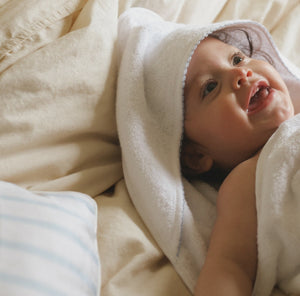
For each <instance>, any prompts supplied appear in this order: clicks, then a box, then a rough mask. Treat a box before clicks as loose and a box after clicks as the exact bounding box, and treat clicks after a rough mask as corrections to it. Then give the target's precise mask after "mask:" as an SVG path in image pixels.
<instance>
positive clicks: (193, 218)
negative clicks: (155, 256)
mask: <svg viewBox="0 0 300 296" xmlns="http://www.w3.org/2000/svg"><path fill="white" fill-rule="evenodd" d="M222 28H231V29H238V30H237V31H235V33H234V35H235V36H234V38H233V40H235V43H234V44H233V45H235V46H236V47H238V48H241V47H245V46H246V45H247V43H248V41H247V40H246V38H244V37H242V36H244V33H242V32H241V30H240V29H242V30H245V31H247V32H248V33H249V35H250V36H251V39H252V41H253V43H254V47H255V49H256V50H257V52H267V53H268V54H269V55H270V56H271V57H273V59H274V65H275V67H276V68H277V70H278V71H279V72H280V73H281V75H282V77H283V79H284V80H285V82H286V83H287V85H288V88H289V90H290V92H291V95H292V97H294V96H295V94H296V93H297V91H298V92H299V91H300V87H299V81H298V80H297V79H296V78H295V76H294V75H293V74H292V73H291V70H290V69H289V68H288V67H287V66H286V62H283V60H282V58H281V56H280V54H279V52H278V51H277V49H276V47H275V45H274V43H273V42H272V40H271V36H270V35H269V33H268V32H267V30H266V29H265V28H264V27H263V26H261V25H260V24H258V23H255V22H252V21H227V22H222V23H215V24H211V25H209V26H206V27H199V26H190V25H183V24H175V23H171V22H166V21H164V20H163V19H162V18H161V17H159V16H158V15H156V14H155V13H153V12H151V11H148V10H145V9H141V8H133V9H129V10H128V11H126V12H125V13H124V14H123V15H122V16H121V17H120V20H119V32H118V34H119V35H118V36H119V42H118V55H119V62H120V65H119V66H120V68H119V77H118V89H117V126H118V132H119V137H120V143H121V148H122V156H123V160H122V161H123V169H124V175H125V181H126V184H127V187H128V190H129V193H130V196H131V198H132V200H133V203H134V205H135V206H136V208H137V210H138V212H139V214H140V215H141V217H142V219H143V220H144V222H145V224H146V225H147V227H148V228H149V230H150V231H151V233H152V234H153V236H154V238H155V239H156V241H157V242H158V244H159V246H160V247H161V248H162V250H163V251H164V253H165V254H166V255H167V256H168V258H169V259H170V260H171V262H172V263H173V265H174V266H175V268H176V270H177V272H178V273H179V274H180V275H181V277H182V279H183V280H184V282H185V283H186V284H187V286H188V287H189V288H190V289H191V290H193V289H194V285H195V283H196V280H197V277H198V274H199V271H200V269H201V266H202V264H203V262H204V258H205V254H206V250H207V246H208V243H209V236H210V233H211V230H212V227H213V224H214V220H215V216H216V210H215V203H214V200H215V194H210V193H211V192H212V191H211V188H209V187H208V186H200V187H198V186H194V185H193V184H190V183H189V182H187V181H186V180H185V179H184V178H183V177H182V175H181V170H180V145H181V138H182V132H183V111H184V110H183V85H184V81H185V75H186V71H187V66H188V63H189V61H190V59H191V56H192V53H193V51H194V50H195V48H196V46H197V45H198V44H199V42H201V40H203V39H204V38H205V37H206V36H207V35H209V34H210V33H212V32H214V31H216V30H219V29H222ZM240 34H242V35H240ZM245 42H247V43H245ZM203 188H204V189H203ZM207 192H208V193H209V194H207Z"/></svg>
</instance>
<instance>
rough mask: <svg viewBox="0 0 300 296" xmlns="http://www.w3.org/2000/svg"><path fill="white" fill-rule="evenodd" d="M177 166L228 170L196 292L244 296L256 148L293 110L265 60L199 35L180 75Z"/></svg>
mask: <svg viewBox="0 0 300 296" xmlns="http://www.w3.org/2000/svg"><path fill="white" fill-rule="evenodd" d="M184 98H185V120H184V132H185V141H184V143H183V150H182V156H181V159H182V163H183V165H184V167H185V170H186V171H188V172H193V175H194V176H195V175H197V174H198V175H201V174H203V173H206V172H209V171H210V170H211V169H212V168H213V167H215V168H218V170H221V171H222V172H225V173H228V172H230V173H229V174H228V176H227V177H226V178H225V181H224V182H223V183H222V185H221V187H220V190H219V194H218V199H217V211H218V214H217V219H216V223H215V226H214V229H213V234H212V236H211V241H210V245H209V248H208V253H207V257H206V261H205V264H204V267H203V269H202V271H201V273H200V276H199V280H198V283H197V287H196V291H195V295H211V296H213V295H232V296H233V295H251V293H252V289H253V284H254V280H255V276H256V262H257V248H256V229H257V223H256V208H255V190H254V188H255V170H256V162H257V159H258V154H259V151H260V149H261V148H262V147H263V146H264V145H265V143H266V142H267V141H268V139H269V138H270V136H271V135H272V134H273V133H274V132H275V131H276V129H277V128H278V127H279V125H280V124H281V123H282V122H283V121H285V120H287V119H289V118H290V117H292V116H293V115H294V107H293V103H292V101H291V98H290V95H289V92H288V89H287V87H286V84H285V83H284V81H283V80H282V78H281V76H280V75H279V73H278V72H277V71H276V70H275V69H274V68H273V66H272V65H270V63H268V62H266V61H263V60H256V59H252V58H251V57H249V56H246V55H245V54H244V53H243V52H242V51H241V50H239V49H237V48H235V47H233V46H231V45H228V44H226V43H224V42H222V41H220V40H218V39H217V38H215V37H207V38H206V39H204V40H202V42H201V43H200V45H199V46H198V47H197V49H196V50H195V52H194V54H193V56H192V59H191V61H190V64H189V66H188V71H187V75H186V82H185V87H184Z"/></svg>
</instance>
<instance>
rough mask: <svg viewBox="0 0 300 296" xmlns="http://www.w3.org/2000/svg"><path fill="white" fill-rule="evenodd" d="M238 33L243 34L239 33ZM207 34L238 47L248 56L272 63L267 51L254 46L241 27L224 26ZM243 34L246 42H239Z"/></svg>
mask: <svg viewBox="0 0 300 296" xmlns="http://www.w3.org/2000/svg"><path fill="white" fill-rule="evenodd" d="M240 33H243V34H242V35H241V34H240ZM209 36H210V37H213V38H216V39H218V40H220V41H222V42H224V43H226V44H229V45H233V46H235V47H237V48H239V49H240V50H241V51H242V52H243V53H244V54H245V55H246V56H248V57H253V58H256V59H259V60H265V61H267V62H268V63H269V64H271V65H274V61H273V59H272V57H271V56H270V55H269V54H268V53H266V52H264V51H261V50H259V49H257V48H255V44H254V43H253V41H252V38H251V36H250V35H249V33H248V32H247V31H245V30H243V29H236V28H225V29H221V30H218V31H215V32H213V33H212V34H210V35H209ZM243 36H244V38H245V39H246V41H247V42H241V38H242V37H243Z"/></svg>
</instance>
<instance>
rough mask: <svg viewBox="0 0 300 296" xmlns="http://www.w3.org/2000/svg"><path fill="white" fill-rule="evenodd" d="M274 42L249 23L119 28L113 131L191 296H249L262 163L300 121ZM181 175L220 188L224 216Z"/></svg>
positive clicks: (137, 17)
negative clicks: (276, 138) (283, 130)
mask: <svg viewBox="0 0 300 296" xmlns="http://www.w3.org/2000/svg"><path fill="white" fill-rule="evenodd" d="M252 37H254V39H255V40H254V41H255V43H254V42H253V43H252V42H251V38H252ZM268 38H269V37H268V36H267V33H266V31H265V30H264V29H263V28H262V27H260V26H259V25H258V24H257V23H253V22H247V21H239V22H227V23H221V24H211V25H209V26H207V27H197V26H186V25H182V24H174V23H170V22H165V21H164V20H162V19H161V18H160V17H159V16H158V15H156V14H154V13H153V12H151V11H147V10H145V9H138V8H136V9H132V10H129V11H128V12H126V13H125V15H123V16H122V17H121V20H120V23H119V59H120V69H119V80H118V91H117V124H118V131H119V136H120V143H121V148H122V155H123V169H124V175H125V180H126V184H127V187H128V190H129V193H130V195H131V198H132V200H133V202H134V204H135V206H136V208H137V210H138V212H139V213H140V215H141V217H142V218H143V219H144V221H145V223H146V225H147V226H148V227H149V229H150V231H151V232H152V234H153V236H154V238H155V239H156V241H157V242H158V244H159V245H160V247H161V248H162V249H163V251H164V253H165V254H166V255H167V256H168V258H169V259H170V260H171V262H172V263H173V264H174V266H175V268H176V270H177V271H178V273H179V274H180V275H181V276H182V278H183V280H184V281H185V283H186V284H187V285H188V286H189V287H190V289H191V290H193V289H194V287H195V286H196V289H195V295H206V296H207V295H209V296H213V295H226V296H227V295H231V296H234V295H239V296H240V295H251V293H252V290H253V286H254V281H255V278H256V272H257V217H256V214H257V213H256V197H255V174H256V164H257V160H258V156H259V153H260V150H261V149H262V147H263V146H264V145H265V144H266V142H267V141H268V139H269V138H270V137H271V135H272V134H273V133H274V132H275V131H276V130H277V128H278V127H279V126H280V124H281V123H282V122H284V121H286V120H287V119H289V118H290V117H292V116H293V115H294V113H298V112H299V110H294V105H293V102H292V99H291V96H290V93H289V88H288V86H287V85H286V83H285V80H284V79H283V78H282V75H281V73H279V72H278V70H276V69H280V71H281V72H282V73H284V75H287V76H288V75H290V76H289V78H288V79H287V81H289V83H291V81H292V78H291V77H292V75H291V74H290V72H288V71H286V72H285V70H284V69H286V68H284V66H283V65H282V61H281V60H280V59H279V57H278V53H277V52H276V50H274V49H273V51H272V50H271V49H270V50H269V48H271V47H272V43H271V42H269V40H268ZM268 42H269V43H268ZM265 49H267V51H266V50H265ZM270 56H272V59H271V58H270ZM273 56H274V59H273ZM272 64H273V65H274V66H273V65H272ZM298 106H299V105H298ZM295 109H296V108H295ZM182 174H183V175H184V176H185V177H186V178H188V179H193V178H201V179H203V178H204V179H205V180H206V178H207V177H209V178H210V181H215V180H216V179H217V181H220V183H219V184H218V185H219V186H218V189H219V190H218V197H217V202H216V211H215V207H214V205H212V204H213V202H208V201H207V199H203V196H201V194H200V195H197V194H196V193H195V191H193V190H192V189H191V185H189V184H187V185H186V183H185V180H183V176H182ZM185 185H186V186H185ZM215 213H216V219H215V221H214V214H215ZM212 219H213V221H212ZM211 229H212V232H210V230H211ZM210 234H211V235H210ZM207 245H208V248H206V247H207ZM206 251H207V253H206ZM204 255H206V256H205V262H204V264H203V261H204V259H203V260H202V258H203V257H204ZM200 269H201V271H200V275H199V270H200ZM195 274H196V275H195ZM194 275H195V276H194ZM198 276H199V277H198ZM197 278H198V280H197ZM195 283H196V284H195Z"/></svg>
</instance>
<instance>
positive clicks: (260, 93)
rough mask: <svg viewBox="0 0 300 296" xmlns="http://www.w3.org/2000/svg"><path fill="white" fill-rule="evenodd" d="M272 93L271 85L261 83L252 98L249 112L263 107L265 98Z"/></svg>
mask: <svg viewBox="0 0 300 296" xmlns="http://www.w3.org/2000/svg"><path fill="white" fill-rule="evenodd" d="M269 94H270V87H269V86H265V85H260V86H258V87H257V89H256V91H255V93H254V95H253V96H252V97H251V98H250V101H249V105H248V109H247V112H252V111H255V110H258V109H260V108H261V107H263V104H264V102H265V100H266V99H267V98H268V96H269Z"/></svg>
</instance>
